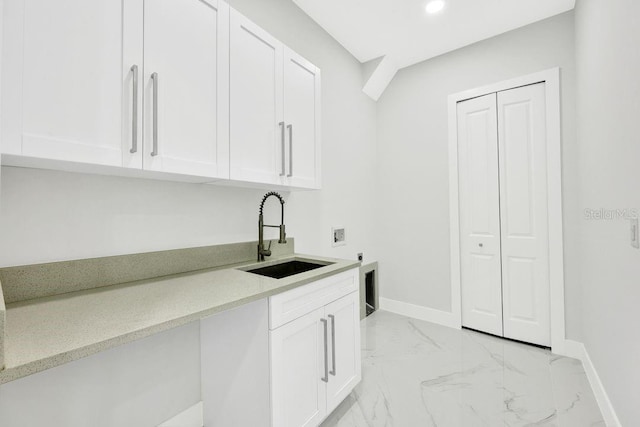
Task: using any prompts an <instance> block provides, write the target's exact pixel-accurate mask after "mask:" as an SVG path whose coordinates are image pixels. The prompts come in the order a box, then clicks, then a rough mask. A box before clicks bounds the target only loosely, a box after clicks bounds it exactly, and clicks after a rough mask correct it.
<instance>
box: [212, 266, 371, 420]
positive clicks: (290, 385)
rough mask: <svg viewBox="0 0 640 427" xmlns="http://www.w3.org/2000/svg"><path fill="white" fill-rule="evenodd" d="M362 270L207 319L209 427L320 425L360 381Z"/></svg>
mask: <svg viewBox="0 0 640 427" xmlns="http://www.w3.org/2000/svg"><path fill="white" fill-rule="evenodd" d="M359 281H360V274H359V269H357V268H355V269H353V270H348V271H345V272H342V273H338V274H336V275H334V276H330V277H326V278H324V279H320V280H317V281H315V282H311V283H308V284H306V285H303V286H299V287H297V288H295V289H292V290H290V291H287V292H283V293H281V294H278V295H274V296H272V297H269V298H267V299H263V300H259V301H255V302H252V303H250V304H246V305H243V306H240V307H236V308H234V309H231V310H227V311H223V312H221V313H218V314H215V315H213V316H210V317H208V318H205V319H202V320H201V321H200V347H201V354H200V356H201V357H200V361H201V374H202V383H201V386H202V402H203V408H204V409H203V410H204V414H203V418H204V425H205V426H229V427H246V426H251V427H269V426H271V427H303V426H304V427H315V426H318V425H319V424H320V423H321V422H322V421H323V420H324V419H325V418H326V417H327V416H328V415H329V414H330V413H331V412H332V411H333V410H334V409H335V408H336V407H337V406H338V405H339V404H340V403H341V402H342V401H343V400H344V399H345V397H347V396H348V395H349V393H351V391H352V390H353V388H354V387H355V386H356V385H357V384H358V383H359V382H360V380H361V378H362V374H361V357H360V309H359V308H360V302H359V301H360V298H359Z"/></svg>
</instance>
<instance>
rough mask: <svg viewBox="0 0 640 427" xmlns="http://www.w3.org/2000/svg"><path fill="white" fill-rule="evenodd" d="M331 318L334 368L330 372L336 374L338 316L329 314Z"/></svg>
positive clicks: (332, 361) (332, 362)
mask: <svg viewBox="0 0 640 427" xmlns="http://www.w3.org/2000/svg"><path fill="white" fill-rule="evenodd" d="M329 319H331V364H332V368H333V369H331V371H329V373H330V374H331V375H333V376H334V377H335V376H336V317H335V316H334V315H333V314H330V315H329Z"/></svg>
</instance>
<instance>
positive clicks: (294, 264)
mask: <svg viewBox="0 0 640 427" xmlns="http://www.w3.org/2000/svg"><path fill="white" fill-rule="evenodd" d="M330 264H333V263H326V264H319V263H315V262H309V261H300V260H292V261H286V262H282V263H280V264H273V265H269V266H266V267H258V268H252V269H251V270H246V271H247V272H248V273H253V274H259V275H261V276H267V277H272V278H274V279H282V278H284V277H289V276H293V275H294V274H299V273H304V272H305V271H311V270H315V269H316V268H320V267H324V266H327V265H330Z"/></svg>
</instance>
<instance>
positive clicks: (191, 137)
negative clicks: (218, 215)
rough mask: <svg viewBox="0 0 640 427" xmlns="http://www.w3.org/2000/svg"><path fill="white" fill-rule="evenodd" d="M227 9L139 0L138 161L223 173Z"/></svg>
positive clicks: (219, 4)
mask: <svg viewBox="0 0 640 427" xmlns="http://www.w3.org/2000/svg"><path fill="white" fill-rule="evenodd" d="M228 16H229V15H228V6H227V4H226V3H225V2H223V1H221V0H146V1H145V5H144V77H145V78H144V90H145V127H144V153H145V156H144V160H143V167H144V169H147V170H155V171H163V172H173V173H180V174H186V175H197V176H203V177H221V178H224V177H227V176H228V172H227V162H228V160H227V159H226V156H227V155H228V154H227V153H228V148H227V147H228V141H227V138H226V135H225V133H224V131H222V129H220V128H221V127H223V128H224V127H225V126H227V124H226V123H227V121H226V119H222V116H221V115H220V111H219V109H224V110H226V108H227V107H226V99H227V98H226V96H224V91H225V90H226V88H227V83H226V81H227V80H226V79H227V77H226V76H227V72H228V59H227V58H226V52H227V47H226V46H227V43H228V38H227V37H228V36H227V34H228ZM154 79H157V80H156V81H155V82H154ZM154 84H155V86H156V87H155V88H154ZM156 89H157V92H156ZM156 93H157V99H155V94H156ZM219 100H220V101H222V102H220V103H219ZM156 108H157V110H156ZM156 111H157V116H156ZM154 121H157V122H156V123H157V135H156V134H155V132H154ZM156 138H157V139H156Z"/></svg>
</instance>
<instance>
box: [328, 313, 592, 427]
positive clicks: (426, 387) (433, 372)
mask: <svg viewBox="0 0 640 427" xmlns="http://www.w3.org/2000/svg"><path fill="white" fill-rule="evenodd" d="M333 426H337V427H361V426H362V427H364V426H367V427H378V426H380V427H385V426H386V427H392V426H396V427H411V426H426V427H429V426H434V427H476V426H478V427H484V426H489V427H496V426H508V427H524V426H547V427H552V426H555V427H587V426H604V422H603V420H602V415H601V414H600V410H599V409H598V405H597V403H596V401H595V397H594V396H593V393H592V391H591V388H590V386H589V382H588V380H587V377H586V374H585V372H584V369H583V368H582V364H581V363H580V362H579V361H578V360H575V359H570V358H566V357H560V356H556V355H554V354H552V353H550V352H549V351H546V350H543V349H539V348H537V347H534V346H528V345H524V344H520V343H516V342H512V341H509V340H504V339H501V338H497V337H493V336H490V335H485V334H481V333H478V332H474V331H469V330H461V331H460V330H455V329H451V328H446V327H443V326H439V325H435V324H431V323H428V322H423V321H420V320H415V319H410V318H407V317H404V316H399V315H396V314H392V313H388V312H383V311H378V312H376V313H374V314H372V315H371V316H369V317H368V318H367V319H365V320H364V321H363V322H362V382H361V383H360V384H359V385H358V386H357V387H356V389H355V390H354V391H353V392H352V393H351V395H349V396H348V397H347V399H345V401H344V402H343V403H342V404H341V405H340V406H339V407H338V408H337V409H336V410H335V411H334V412H333V413H332V414H331V415H330V416H329V417H328V418H327V420H326V421H325V422H324V423H323V427H333Z"/></svg>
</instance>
